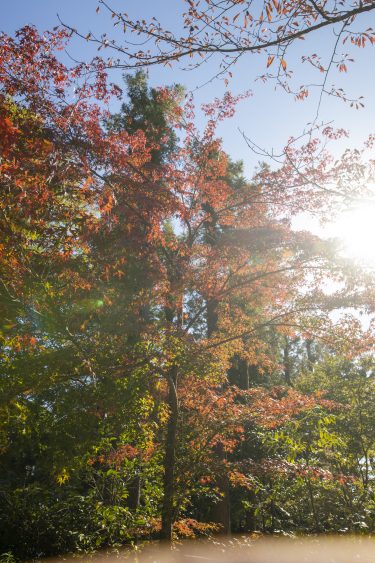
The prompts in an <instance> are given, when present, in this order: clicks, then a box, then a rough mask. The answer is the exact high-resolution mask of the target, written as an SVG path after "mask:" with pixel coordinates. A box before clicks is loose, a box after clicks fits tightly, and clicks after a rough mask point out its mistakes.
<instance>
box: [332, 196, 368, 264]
mask: <svg viewBox="0 0 375 563" xmlns="http://www.w3.org/2000/svg"><path fill="white" fill-rule="evenodd" d="M332 234H333V236H335V237H338V238H339V239H341V240H342V241H343V245H344V249H343V250H344V253H345V255H346V256H348V257H349V258H352V259H354V260H357V261H360V262H362V263H364V264H365V265H375V205H374V204H371V203H369V204H366V205H361V206H358V207H355V208H352V209H350V210H349V211H346V212H344V213H343V214H342V216H341V217H340V218H339V219H338V221H337V222H335V223H334V224H333V225H332Z"/></svg>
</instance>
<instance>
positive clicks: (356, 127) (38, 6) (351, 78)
mask: <svg viewBox="0 0 375 563" xmlns="http://www.w3.org/2000/svg"><path fill="white" fill-rule="evenodd" d="M111 3H112V6H113V7H115V8H119V9H121V10H123V11H124V10H126V11H127V12H128V13H129V14H131V15H133V16H135V17H137V18H147V17H151V16H152V15H155V16H157V17H158V18H159V19H160V21H162V22H163V23H165V25H166V26H168V27H169V28H172V29H173V28H175V27H176V22H177V21H178V9H179V7H181V6H182V3H180V1H179V0H159V1H157V0H154V1H150V0H112V2H111ZM2 4H3V7H2V8H3V9H2V18H1V22H0V29H1V30H2V31H5V32H6V33H10V34H12V33H14V31H15V30H16V29H18V28H19V27H22V26H23V25H25V24H34V25H35V26H36V27H37V28H38V29H39V30H45V29H50V28H52V27H53V26H55V25H57V24H58V19H57V14H59V15H60V17H61V19H62V20H63V21H65V22H67V23H69V24H70V25H73V26H75V27H77V28H78V29H80V30H82V31H83V32H88V31H93V32H96V33H100V32H102V31H112V30H113V28H112V24H111V22H110V20H109V18H107V17H106V16H105V14H104V13H102V12H101V13H99V14H96V7H97V2H96V0H64V1H61V0H13V1H12V2H8V1H5V0H2ZM362 21H363V23H364V24H365V25H364V27H369V26H371V25H372V26H373V27H374V28H375V15H373V13H371V14H370V15H367V16H366V20H362ZM333 40H334V36H333V32H332V30H326V31H325V32H324V33H320V34H316V35H314V36H311V37H310V38H309V39H308V40H307V41H305V42H302V41H301V42H299V45H298V47H297V49H295V51H294V52H292V53H291V55H290V57H291V63H292V64H293V62H294V61H298V59H299V58H300V56H301V55H302V54H303V52H306V51H307V50H308V49H310V50H312V51H313V50H314V48H318V47H319V48H320V49H321V48H322V47H323V49H324V50H325V51H326V53H327V57H329V54H330V48H329V47H330V46H331V45H332V42H333ZM69 52H70V53H71V55H72V56H74V57H76V58H80V59H85V58H90V54H92V52H93V51H92V50H90V46H89V45H88V44H87V43H86V42H83V41H79V42H78V41H74V42H73V43H72V44H71V46H70V47H69ZM374 54H375V48H374V47H368V48H366V49H355V50H354V51H353V55H354V58H355V59H356V63H355V64H354V65H353V66H352V68H351V69H350V72H349V73H348V74H347V75H344V74H340V75H339V76H334V75H332V76H331V77H330V80H329V82H335V83H336V84H338V81H339V80H340V85H342V86H343V87H344V89H345V90H346V91H347V93H348V94H351V95H353V96H359V95H363V96H365V103H366V107H365V109H364V110H360V111H356V110H354V109H351V108H349V107H347V106H346V105H344V104H343V103H342V102H340V101H338V100H335V99H328V98H325V100H324V102H323V105H322V108H321V113H320V116H321V119H322V120H324V121H332V120H333V121H334V124H335V125H336V126H338V127H345V128H348V129H349V130H350V131H351V135H352V139H351V141H345V142H346V143H347V144H348V143H351V144H353V143H359V142H360V141H361V140H362V139H364V138H365V136H366V135H367V134H368V133H370V132H372V130H374V129H375V127H374V126H375V96H374V94H373V92H374V88H375V64H374V62H375V58H374ZM264 62H265V61H264V60H263V59H260V58H259V59H258V58H255V57H248V58H246V57H244V58H243V59H242V60H241V62H240V64H238V66H237V67H236V69H235V73H234V80H233V82H232V83H231V85H230V88H231V90H232V91H233V92H234V93H237V92H241V91H243V90H246V89H252V90H253V92H254V96H253V97H252V98H250V99H248V100H246V101H244V102H242V103H241V105H240V106H239V108H238V111H237V114H236V116H235V117H234V118H233V119H231V120H230V121H228V122H226V123H225V124H224V125H223V126H222V127H221V129H220V134H221V135H222V136H223V138H224V145H225V148H226V150H227V151H228V152H229V153H230V154H231V156H232V157H233V158H235V159H239V158H241V159H243V160H244V162H245V169H246V172H247V174H248V175H249V176H250V175H251V173H252V171H253V169H254V166H256V163H257V161H258V160H259V157H258V156H256V155H254V154H253V153H251V151H250V150H249V148H248V147H247V146H246V144H245V142H244V141H243V139H242V137H241V135H240V133H239V131H238V129H239V128H240V129H241V130H243V131H244V132H245V133H246V134H247V135H248V136H249V137H250V138H252V139H253V140H254V141H256V142H257V143H258V144H259V145H260V146H263V147H265V148H267V149H268V150H271V149H272V148H274V149H276V150H277V149H280V148H281V147H282V146H283V145H284V144H285V142H286V141H287V139H288V137H289V136H291V135H295V136H297V135H299V134H300V133H301V132H302V130H303V129H304V127H305V125H306V123H307V122H309V121H311V119H312V118H313V117H314V114H315V110H316V106H317V92H315V93H314V92H312V94H311V95H310V96H309V98H308V100H307V101H305V102H295V101H294V99H293V98H292V97H291V96H288V95H286V94H285V93H283V92H282V91H281V90H277V91H274V88H273V86H272V85H271V84H265V85H264V84H261V83H259V82H257V83H254V76H255V75H256V74H257V72H260V71H261V69H262V65H264ZM295 70H296V76H297V77H298V78H296V84H297V85H300V84H302V83H304V82H306V81H309V79H310V76H309V70H308V68H307V67H306V65H302V64H301V63H299V64H298V63H297V65H296V68H295ZM213 71H214V68H213V67H211V66H210V65H205V66H204V67H202V68H201V69H200V70H199V71H198V72H186V71H185V72H184V71H182V70H180V69H178V68H176V67H175V68H173V70H169V69H166V68H153V69H152V70H151V71H150V81H151V83H152V84H155V85H162V84H171V83H173V82H179V83H182V84H184V85H185V86H186V88H187V89H194V88H195V87H196V86H198V85H199V84H201V83H203V82H205V80H206V79H207V78H208V77H209V76H211V75H212V74H213ZM117 79H120V75H119V73H117ZM224 91H225V87H224V84H223V83H222V82H214V83H212V84H209V85H208V86H206V87H204V88H201V89H199V90H198V91H197V92H196V93H195V96H196V99H197V101H198V102H207V101H210V100H212V98H213V97H215V96H220V95H222V94H223V93H224Z"/></svg>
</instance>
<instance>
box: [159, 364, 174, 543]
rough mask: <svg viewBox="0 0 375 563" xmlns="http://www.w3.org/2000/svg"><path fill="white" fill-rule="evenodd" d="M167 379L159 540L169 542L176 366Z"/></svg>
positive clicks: (172, 498)
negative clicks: (165, 435) (167, 407)
mask: <svg viewBox="0 0 375 563" xmlns="http://www.w3.org/2000/svg"><path fill="white" fill-rule="evenodd" d="M169 375H170V376H169V378H168V406H169V418H168V425H167V438H166V444H165V456H164V499H163V507H162V514H161V522H162V523H161V534H160V537H161V539H163V540H165V541H167V542H171V541H172V531H173V522H174V518H175V514H174V493H175V486H174V471H175V463H176V459H175V453H176V437H177V421H178V400H177V366H173V367H172V368H171V371H170V374H169Z"/></svg>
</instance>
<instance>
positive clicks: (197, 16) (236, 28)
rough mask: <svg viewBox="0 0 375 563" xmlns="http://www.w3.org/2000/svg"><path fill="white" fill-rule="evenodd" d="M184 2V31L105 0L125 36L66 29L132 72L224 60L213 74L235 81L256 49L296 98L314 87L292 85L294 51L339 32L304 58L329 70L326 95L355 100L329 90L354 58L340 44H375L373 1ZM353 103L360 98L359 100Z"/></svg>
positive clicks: (271, 75) (269, 72) (267, 75)
mask: <svg viewBox="0 0 375 563" xmlns="http://www.w3.org/2000/svg"><path fill="white" fill-rule="evenodd" d="M180 4H181V8H182V13H181V14H180V15H179V18H180V23H181V27H182V30H183V31H182V32H180V31H174V30H170V29H168V28H166V27H165V26H164V25H163V23H161V22H159V20H158V19H157V18H155V17H152V18H150V19H147V18H140V19H133V18H132V17H131V16H129V15H128V14H127V13H125V12H121V11H120V10H117V9H116V8H115V7H114V6H113V5H112V4H111V2H108V1H106V0H99V6H98V8H97V12H98V11H99V7H102V8H103V9H104V10H105V11H106V12H108V13H109V14H110V16H111V17H112V18H113V22H114V25H115V26H120V28H122V30H123V38H122V40H119V39H118V38H117V37H113V38H112V37H111V35H110V33H109V32H107V31H106V32H104V33H103V34H102V35H100V36H95V35H94V34H93V33H91V32H90V33H88V34H85V33H83V32H77V30H76V29H75V28H74V27H71V26H69V25H67V24H65V23H64V26H65V27H66V28H67V29H68V30H69V31H70V32H72V33H76V34H78V35H79V36H80V37H82V38H83V39H86V40H88V41H91V42H92V43H93V44H95V45H96V46H97V47H98V49H108V50H109V51H112V52H113V53H114V56H110V57H109V64H110V65H111V66H116V67H120V68H125V69H132V68H139V67H148V66H153V65H165V66H172V65H173V64H176V63H179V62H182V63H184V62H185V61H186V68H189V69H194V68H197V67H199V66H201V65H203V64H204V63H206V62H208V61H209V60H211V59H212V58H213V57H215V58H216V60H217V61H218V63H217V71H216V72H215V71H214V72H213V74H214V76H211V77H210V78H209V79H213V78H222V79H224V80H225V82H226V83H228V81H229V80H230V78H231V77H232V74H233V72H234V71H235V65H236V63H237V62H238V60H239V59H241V58H242V57H246V56H249V55H251V54H253V55H256V56H257V57H261V56H262V54H264V55H265V56H264V66H265V72H264V74H262V75H261V77H260V78H262V79H263V80H269V79H272V80H275V81H276V83H278V84H279V85H280V86H282V87H283V88H284V89H285V90H286V91H288V92H292V93H293V94H294V95H295V96H296V98H297V99H304V98H305V97H306V96H308V94H309V90H310V89H311V88H312V87H313V86H311V85H310V86H308V85H307V84H303V85H302V86H300V87H299V88H297V89H294V87H293V86H292V85H291V78H292V74H293V71H292V70H291V65H290V60H289V52H291V51H292V48H293V47H294V46H295V44H297V43H298V42H299V40H301V39H306V38H308V37H309V35H317V34H318V32H319V31H323V30H324V29H332V30H333V31H334V34H333V35H332V44H331V50H330V53H329V56H328V57H326V56H325V53H323V52H321V51H319V50H316V45H315V44H314V47H313V52H311V53H310V52H306V53H305V54H303V55H302V57H301V62H307V63H309V64H310V65H311V66H312V67H314V69H316V70H318V71H319V73H323V79H322V80H319V83H318V84H316V86H319V87H320V89H321V93H325V94H328V95H331V96H336V97H339V98H341V99H344V100H347V99H348V98H347V96H346V94H345V93H344V91H343V90H342V88H339V87H335V86H332V88H329V87H328V85H327V77H328V73H329V72H330V71H331V69H332V68H337V69H338V70H339V72H346V71H347V67H348V64H349V63H351V62H353V59H352V57H351V55H350V54H349V50H348V49H347V50H346V52H344V53H343V54H342V53H340V52H339V50H338V49H339V45H341V44H343V45H345V44H346V43H347V42H348V43H349V44H352V45H354V46H357V47H365V46H366V45H368V44H373V43H374V41H375V36H374V30H373V29H372V28H371V27H369V25H368V19H366V18H368V15H369V14H371V13H372V11H373V10H374V9H375V4H374V2H372V1H371V0H367V1H365V2H362V1H360V0H354V1H346V2H341V3H340V4H337V3H336V2H327V1H323V2H322V1H320V0H319V1H314V0H309V1H307V2H300V1H298V0H297V1H293V2H284V1H282V0H280V1H278V0H265V1H264V2H261V3H260V4H253V3H251V2H250V3H249V2H246V1H245V0H240V1H239V0H226V1H225V2H216V1H212V0H206V2H196V1H195V0H183V1H182V2H181V3H180ZM361 16H363V17H362V18H361ZM357 23H358V24H359V25H358V26H357V25H356V24H357ZM134 36H136V37H137V39H138V40H139V45H140V46H141V47H140V48H138V46H137V45H135V44H134V41H133V38H134ZM144 44H147V48H143V45H144ZM150 44H151V47H149V45H150ZM116 57H118V58H116ZM349 101H350V102H353V100H352V99H350V100H349ZM354 101H355V100H354ZM361 103H362V102H360V100H358V101H357V105H358V104H361Z"/></svg>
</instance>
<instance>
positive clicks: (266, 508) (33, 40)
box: [0, 2, 373, 557]
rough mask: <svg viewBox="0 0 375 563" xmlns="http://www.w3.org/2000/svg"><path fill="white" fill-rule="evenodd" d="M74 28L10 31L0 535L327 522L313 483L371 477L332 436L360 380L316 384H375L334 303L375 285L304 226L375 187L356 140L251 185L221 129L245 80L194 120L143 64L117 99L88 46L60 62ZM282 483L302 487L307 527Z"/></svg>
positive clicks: (4, 147) (45, 549)
mask: <svg viewBox="0 0 375 563" xmlns="http://www.w3.org/2000/svg"><path fill="white" fill-rule="evenodd" d="M237 4H238V3H237ZM239 4H241V2H240V3H239ZM267 6H268V8H267ZM278 6H279V5H278V4H277V3H273V5H268V4H267V5H266V11H265V15H264V16H263V17H267V18H268V19H269V20H270V18H271V16H272V14H273V13H277V14H279V11H280V9H279V7H278ZM191 10H195V7H194V4H193V3H191ZM301 10H302V8H301ZM193 15H194V14H193ZM191 17H193V16H191ZM194 17H195V16H194ZM241 17H242V16H241ZM245 17H246V18H247V17H248V16H246V14H245ZM300 17H302V18H304V21H305V20H306V18H307V17H308V14H305V13H303V14H301V15H300ZM322 17H323V16H322ZM249 23H250V19H249ZM67 41H68V33H67V32H65V31H62V30H61V29H58V30H56V31H54V32H50V33H46V34H44V35H39V34H38V32H37V31H36V29H35V28H33V27H25V28H23V29H21V30H20V31H19V32H18V33H17V34H16V37H15V38H11V37H9V36H7V35H5V34H2V35H1V36H0V104H1V107H0V144H1V160H0V188H1V194H0V224H1V234H0V256H1V274H0V282H1V285H0V303H1V308H2V327H1V333H0V337H1V341H2V346H3V348H2V353H1V357H0V358H1V359H0V370H1V385H2V390H3V398H2V400H1V405H0V417H1V421H2V429H1V448H0V456H1V467H2V472H3V475H4V491H5V492H4V493H3V492H1V493H0V494H1V495H3V497H4V506H6V507H7V508H6V510H5V511H4V512H3V513H2V514H1V519H2V520H1V529H2V531H1V534H2V536H1V538H2V539H1V542H2V543H1V548H2V549H4V550H8V551H9V550H13V551H14V552H15V553H16V554H17V556H20V557H25V556H28V557H31V556H34V555H35V554H36V553H43V554H47V555H48V554H53V553H57V552H63V551H67V550H71V549H81V550H89V549H93V548H98V547H100V546H103V545H113V544H118V543H123V542H125V541H130V540H131V539H132V538H134V537H150V536H152V535H153V534H154V535H157V534H159V535H161V537H164V538H166V539H172V537H173V534H174V533H175V534H178V535H180V536H185V537H191V536H194V535H196V534H210V533H212V532H213V531H219V530H222V529H227V528H228V527H229V528H230V525H231V524H230V521H229V520H228V514H229V513H230V514H229V516H230V515H231V518H232V529H234V530H251V529H256V528H259V527H262V529H263V530H274V529H275V528H276V526H278V525H279V524H280V526H284V525H285V529H296V530H301V529H304V530H307V531H320V527H321V526H323V525H324V526H326V528H327V529H338V527H339V526H340V525H341V523H342V513H340V510H339V504H340V502H339V501H337V500H336V505H335V509H334V510H333V509H332V510H331V512H330V509H329V508H327V507H326V506H325V505H324V510H325V514H326V516H325V519H323V520H324V522H325V523H323V520H321V519H319V518H317V508H316V503H317V502H321V504H322V505H323V501H322V500H321V499H322V498H323V499H324V494H325V491H326V492H327V491H328V492H327V495H328V496H329V498H333V497H334V496H335V495H336V499H337V498H339V497H338V496H337V495H340V494H342V495H344V497H345V498H346V500H347V499H348V498H349V497H350V499H349V500H347V506H346V508H345V509H348V510H349V508H348V507H349V506H350V503H351V506H353V503H354V504H355V503H357V504H358V510H359V511H361V510H362V511H363V513H365V510H367V508H366V506H367V505H366V503H365V502H364V501H363V498H364V496H366V495H370V492H369V491H370V489H369V482H370V480H371V475H370V474H371V471H372V470H370V469H369V467H368V468H367V477H366V478H364V477H363V474H362V473H361V471H362V465H361V463H359V462H358V463H357V464H356V463H355V462H354V460H355V455H356V454H354V453H350V455H348V456H347V457H345V455H346V453H347V452H348V451H350V447H351V446H352V445H353V443H354V442H355V437H354V435H351V434H350V433H349V432H348V429H346V430H345V432H346V434H345V437H340V436H339V430H337V431H336V430H335V429H334V427H335V428H336V427H337V428H339V426H340V424H341V425H344V426H345V422H344V415H345V408H346V407H345V405H348V404H351V403H350V401H352V400H354V399H353V394H351V389H350V386H349V387H348V389H347V395H345V393H343V392H341V394H340V393H336V392H335V389H332V388H331V389H329V388H327V381H325V383H324V385H323V386H321V385H320V383H319V378H318V380H316V378H317V373H319V370H320V371H321V374H322V376H321V377H322V380H324V377H326V374H327V373H328V372H329V369H331V370H332V373H335V377H337V378H339V377H340V376H339V373H341V372H340V369H341V370H342V373H348V372H350V371H351V370H352V371H354V372H356V373H357V376H358V377H357V379H358V382H359V383H358V384H361V385H362V386H366V385H367V386H368V387H369V389H370V390H368V393H371V392H372V393H373V388H372V387H373V381H372V376H373V371H371V360H370V359H369V352H370V351H371V347H372V345H373V333H372V326H371V325H370V327H369V328H368V330H367V329H366V330H364V329H363V328H362V326H361V324H360V323H359V322H358V320H357V319H356V317H355V316H351V315H349V314H348V315H347V316H345V317H342V318H341V319H340V320H339V321H335V320H334V317H333V316H332V314H331V313H332V311H334V310H339V309H343V308H346V309H349V308H351V309H353V308H358V309H361V310H368V309H369V308H370V307H371V303H372V299H373V282H372V280H371V278H370V277H368V276H367V274H365V273H364V272H362V271H359V270H357V269H355V268H354V267H353V266H351V265H350V264H348V262H347V261H345V260H344V259H343V258H340V255H339V254H338V252H337V249H336V248H335V246H334V245H333V244H332V243H331V242H329V241H325V240H321V239H319V237H317V236H314V235H312V234H311V233H309V232H307V231H296V230H294V229H293V218H294V217H296V216H298V215H300V214H301V213H302V212H303V213H312V214H315V215H319V216H320V217H321V218H322V219H324V218H325V219H327V218H328V217H330V216H331V215H332V213H333V212H334V211H337V209H338V207H339V206H343V205H345V204H346V203H347V202H348V201H350V200H351V199H353V198H355V197H358V196H359V195H361V194H363V193H365V190H366V186H367V181H368V177H369V174H371V171H372V168H371V166H372V165H371V164H370V165H366V163H365V153H364V152H360V151H346V152H345V153H344V155H343V156H342V158H340V159H333V158H332V157H331V156H330V155H329V153H328V151H327V149H326V148H325V145H326V142H327V141H334V140H335V139H336V138H341V137H343V136H344V135H345V132H343V131H334V130H333V129H331V128H330V127H326V128H324V129H323V130H322V131H321V137H319V138H318V137H316V138H307V139H302V140H295V139H290V140H289V142H288V144H287V147H286V149H285V158H284V161H283V163H282V164H281V165H280V166H279V167H278V168H277V169H271V168H269V167H267V166H265V165H264V166H261V167H260V168H259V169H258V171H257V172H256V173H255V174H254V177H253V178H252V179H251V181H249V180H247V179H245V178H244V176H243V172H242V166H241V163H236V162H234V161H233V160H232V159H231V158H230V156H229V155H228V154H226V153H225V151H224V150H223V148H222V141H221V139H220V138H219V137H218V136H217V133H216V129H217V126H218V124H219V123H220V122H221V121H222V120H225V119H228V118H230V117H231V116H232V115H233V113H234V111H235V108H236V105H237V104H239V103H241V102H242V100H243V99H244V98H245V97H246V95H243V96H239V97H235V96H233V95H232V94H230V93H229V92H228V93H226V94H225V96H224V98H223V99H215V100H214V101H213V102H212V103H211V104H206V105H204V106H203V108H201V111H202V112H203V114H204V116H205V124H204V126H202V127H198V126H197V123H196V121H197V120H196V118H195V112H196V108H195V106H194V100H193V99H192V98H191V97H189V96H184V93H183V91H182V90H181V88H178V87H170V88H167V87H162V88H154V89H151V88H149V86H148V85H147V81H146V78H145V76H144V75H143V74H142V73H138V74H136V75H135V76H133V77H128V78H127V83H126V89H127V92H126V91H125V92H123V91H122V90H121V89H120V87H119V86H116V85H113V84H110V82H109V78H108V76H107V70H106V68H105V65H104V64H103V61H102V60H101V59H99V58H97V59H95V60H94V61H93V62H92V64H91V65H89V66H87V67H86V66H85V65H84V64H78V65H76V66H74V67H72V68H67V67H66V66H64V65H63V64H62V63H61V62H60V58H59V56H58V55H59V51H60V50H61V49H63V48H64V46H65V44H66V42H67ZM270 64H271V63H270ZM281 65H282V66H283V63H282V61H281ZM284 70H285V69H284ZM114 96H115V97H117V98H119V99H123V100H125V102H124V105H123V106H122V109H121V110H120V111H119V112H118V113H117V114H114V113H111V111H110V107H111V106H110V103H111V100H112V97H114ZM126 96H127V98H126ZM369 147H372V145H371V140H370V141H369V143H368V145H367V147H366V149H368V148H369ZM329 282H331V285H332V284H333V285H332V287H337V288H338V289H334V290H327V284H328V286H329ZM332 354H335V355H336V357H337V358H338V359H337V364H335V365H334V366H331V368H330V367H329V358H330V356H331V355H332ZM366 354H367V355H366ZM361 362H368V363H369V365H368V367H367V372H368V373H369V374H370V371H371V374H372V375H371V377H370V375H369V376H368V379H365V380H364V379H363V378H362V379H361V376H360V374H359V372H360V371H361V369H365V368H364V367H363V368H360V367H359V366H360V365H362V364H361ZM314 366H315V367H314ZM361 373H362V372H361ZM328 387H329V386H328ZM345 389H346V387H345ZM341 391H342V390H341ZM353 409H354V407H353ZM353 409H352V410H350V413H351V414H352V413H353V412H354V410H353ZM367 415H368V416H370V413H369V412H368V413H367ZM335 425H336V426H335ZM354 426H355V425H354V424H353V427H354ZM356 432H359V433H360V434H361V433H362V434H361V437H362V438H363V432H364V430H363V428H360V429H358V428H357V429H356ZM343 436H344V434H343ZM370 438H371V439H370ZM363 440H364V442H366V440H368V441H367V442H366V444H367V447H366V448H365V450H366V452H365V457H366V459H367V463H368V464H371V463H372V461H370V460H371V459H372V457H371V456H372V451H373V442H372V441H371V440H372V435H371V437H369V436H367V435H365V437H364V438H363ZM362 453H363V452H362ZM358 455H359V454H358ZM350 456H352V457H350ZM362 458H363V456H362ZM357 460H358V456H357ZM11 468H13V469H11ZM362 477H363V479H362V482H360V481H361V478H362ZM319 479H320V480H321V481H322V483H323V484H322V486H321V488H320V489H319V490H318V480H319ZM353 483H355V486H357V487H358V491H359V492H358V494H357V493H356V492H355V491H354V485H353ZM283 486H284V489H283ZM314 488H315V489H317V490H318V492H317V495H320V496H319V499H320V500H319V499H318V500H317V498H316V495H315V497H314V494H315V493H314V491H313V492H312V489H314ZM283 490H288V491H289V492H290V498H295V499H296V501H295V502H296V505H298V503H299V502H300V499H301V498H302V496H303V495H305V497H304V498H308V499H309V503H310V505H309V509H308V511H307V515H306V517H305V518H304V519H303V518H302V516H301V517H300V521H299V522H297V521H295V520H293V518H295V516H291V515H290V514H292V513H293V514H294V515H296V514H298V506H297V508H296V507H295V506H294V507H292V508H291V509H290V513H288V512H287V509H284V508H283V507H282V506H281V505H282V503H283V502H284V500H285V499H284V500H282V498H283ZM301 491H302V493H301ZM353 491H354V492H353ZM362 493H363V495H364V496H362V497H361V494H362ZM356 494H357V496H356V498H354V499H353V498H352V496H355V495H356ZM359 497H360V498H361V500H358V499H359ZM314 499H315V500H314ZM362 501H363V502H362ZM285 502H289V503H290V502H291V501H285ZM361 503H362V504H361ZM328 504H329V503H328ZM26 505H27V509H26V508H25V506H26ZM57 505H58V506H59V507H60V508H59V509H57ZM224 505H225V506H226V508H225V506H224ZM229 505H230V510H229V512H228V510H227V508H228V506H229ZM280 507H281V508H280ZM283 510H284V511H286V512H287V513H288V514H289V516H287V515H286V514H283ZM356 510H357V509H356ZM353 512H354V509H353ZM59 514H63V516H62V517H61V518H60V516H59ZM361 514H362V513H361ZM5 518H7V519H8V524H9V522H10V525H8V527H7V528H6V527H5V525H4V521H5ZM283 518H284V520H283ZM225 519H226V520H225ZM60 520H61V521H62V524H60V523H59V522H60ZM354 520H355V519H354V517H353V518H352V520H351V522H352V524H351V528H350V529H351V530H352V529H354V527H355V526H354V523H353V521H354ZM276 521H277V522H278V524H277V523H276ZM367 521H368V522H369V521H370V520H369V519H368V520H367ZM367 521H366V525H367V526H370V525H371V526H372V525H373V522H372V521H371V522H372V523H371V524H369V523H367ZM46 522H48V523H49V524H50V528H49V529H47V528H48V526H46ZM20 526H21V527H22V529H23V530H24V539H23V540H22V542H21V544H19V545H18V546H17V545H16V544H17V542H16V541H15V536H16V530H17V529H18V528H19V527H20ZM36 529H41V530H42V532H41V533H40V539H39V540H38V541H39V544H38V546H37V548H35V551H33V549H32V547H30V545H31V544H32V542H31V539H32V538H33V536H34V534H35V530H36Z"/></svg>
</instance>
